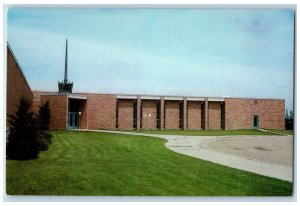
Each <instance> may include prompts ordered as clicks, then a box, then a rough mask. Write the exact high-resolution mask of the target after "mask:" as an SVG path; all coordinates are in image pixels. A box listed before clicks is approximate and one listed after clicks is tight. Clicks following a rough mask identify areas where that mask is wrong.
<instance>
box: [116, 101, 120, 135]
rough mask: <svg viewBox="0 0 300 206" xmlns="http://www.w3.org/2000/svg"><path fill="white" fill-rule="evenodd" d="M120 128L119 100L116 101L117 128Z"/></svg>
mask: <svg viewBox="0 0 300 206" xmlns="http://www.w3.org/2000/svg"><path fill="white" fill-rule="evenodd" d="M118 128H119V100H117V102H116V129H118Z"/></svg>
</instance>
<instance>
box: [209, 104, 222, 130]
mask: <svg viewBox="0 0 300 206" xmlns="http://www.w3.org/2000/svg"><path fill="white" fill-rule="evenodd" d="M208 129H212V130H218V129H221V103H220V102H208Z"/></svg>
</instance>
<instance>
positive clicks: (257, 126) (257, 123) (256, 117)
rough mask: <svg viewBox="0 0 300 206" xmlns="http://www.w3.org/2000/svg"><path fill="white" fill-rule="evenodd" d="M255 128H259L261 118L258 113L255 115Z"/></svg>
mask: <svg viewBox="0 0 300 206" xmlns="http://www.w3.org/2000/svg"><path fill="white" fill-rule="evenodd" d="M253 128H254V129H257V128H259V119H258V115H254V116H253Z"/></svg>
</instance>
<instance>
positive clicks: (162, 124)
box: [160, 97, 165, 130]
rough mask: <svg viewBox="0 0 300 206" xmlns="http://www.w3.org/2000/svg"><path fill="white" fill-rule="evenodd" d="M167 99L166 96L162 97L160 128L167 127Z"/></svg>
mask: <svg viewBox="0 0 300 206" xmlns="http://www.w3.org/2000/svg"><path fill="white" fill-rule="evenodd" d="M164 123H165V100H164V97H160V129H161V130H164V129H165V124H164Z"/></svg>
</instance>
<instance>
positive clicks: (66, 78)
mask: <svg viewBox="0 0 300 206" xmlns="http://www.w3.org/2000/svg"><path fill="white" fill-rule="evenodd" d="M64 82H65V83H67V82H68V39H66V57H65V78H64Z"/></svg>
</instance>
